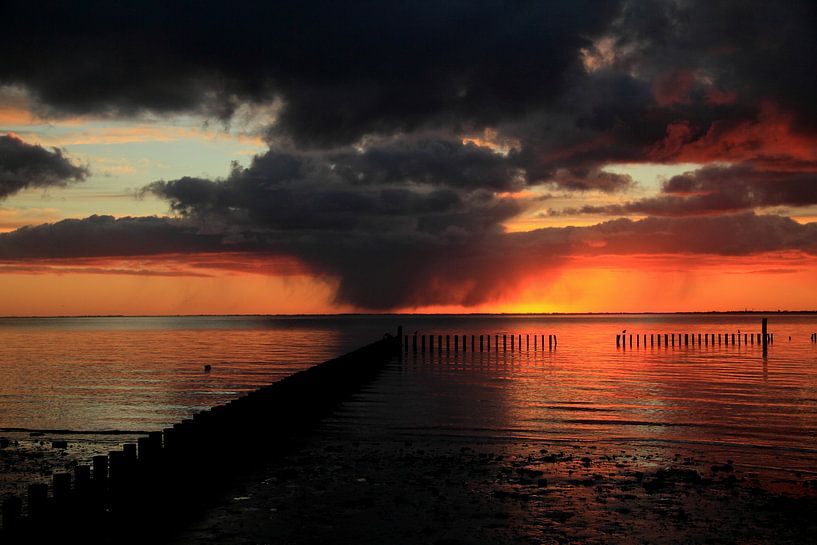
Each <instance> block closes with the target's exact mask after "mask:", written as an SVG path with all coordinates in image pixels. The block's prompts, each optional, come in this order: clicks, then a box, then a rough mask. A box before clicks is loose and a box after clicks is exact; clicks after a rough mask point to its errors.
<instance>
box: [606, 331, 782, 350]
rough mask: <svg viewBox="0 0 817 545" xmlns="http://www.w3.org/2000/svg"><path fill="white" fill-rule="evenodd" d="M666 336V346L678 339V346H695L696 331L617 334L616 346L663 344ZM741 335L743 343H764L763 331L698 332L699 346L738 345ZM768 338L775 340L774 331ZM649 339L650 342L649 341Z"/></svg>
mask: <svg viewBox="0 0 817 545" xmlns="http://www.w3.org/2000/svg"><path fill="white" fill-rule="evenodd" d="M662 336H663V337H664V346H675V345H676V341H677V344H678V346H689V345H690V344H691V345H692V346H695V337H696V334H695V333H649V334H647V333H643V334H632V333H631V334H630V335H629V338H628V337H627V336H626V335H622V334H619V335H616V347H623V348H626V347H627V345H628V344H629V346H630V347H633V346H634V345H633V340H635V347H637V348H638V347H641V346H644V347H645V348H646V347H647V346H648V345H649V346H655V345H656V344H657V345H658V346H661V337H662ZM741 336H742V337H743V344H749V345H754V344H755V340H757V344H762V334H761V333H743V334H741V333H732V334H731V335H730V334H729V333H723V334H721V333H717V334H716V333H698V334H697V338H698V345H699V346H708V345H709V344H712V345H713V346H714V345H716V344H725V345H729V344H732V345H738V346H740V344H741ZM766 339H767V342H768V343H773V342H774V333H767V334H766ZM648 341H649V343H648Z"/></svg>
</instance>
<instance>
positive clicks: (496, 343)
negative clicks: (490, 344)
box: [494, 335, 499, 352]
mask: <svg viewBox="0 0 817 545" xmlns="http://www.w3.org/2000/svg"><path fill="white" fill-rule="evenodd" d="M494 350H495V351H496V352H499V335H494Z"/></svg>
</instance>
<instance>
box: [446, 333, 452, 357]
mask: <svg viewBox="0 0 817 545" xmlns="http://www.w3.org/2000/svg"><path fill="white" fill-rule="evenodd" d="M449 352H451V335H446V336H445V353H446V354H448V353H449Z"/></svg>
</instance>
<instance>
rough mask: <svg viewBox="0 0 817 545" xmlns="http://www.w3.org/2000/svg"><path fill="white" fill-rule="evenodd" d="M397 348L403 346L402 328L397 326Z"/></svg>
mask: <svg viewBox="0 0 817 545" xmlns="http://www.w3.org/2000/svg"><path fill="white" fill-rule="evenodd" d="M397 346H398V347H399V346H403V326H401V325H399V326H397Z"/></svg>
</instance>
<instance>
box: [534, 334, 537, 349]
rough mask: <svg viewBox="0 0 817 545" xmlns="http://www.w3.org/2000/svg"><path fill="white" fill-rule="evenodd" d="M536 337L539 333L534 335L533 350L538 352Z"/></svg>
mask: <svg viewBox="0 0 817 545" xmlns="http://www.w3.org/2000/svg"><path fill="white" fill-rule="evenodd" d="M536 337H537V335H534V336H533V351H534V352H536Z"/></svg>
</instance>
